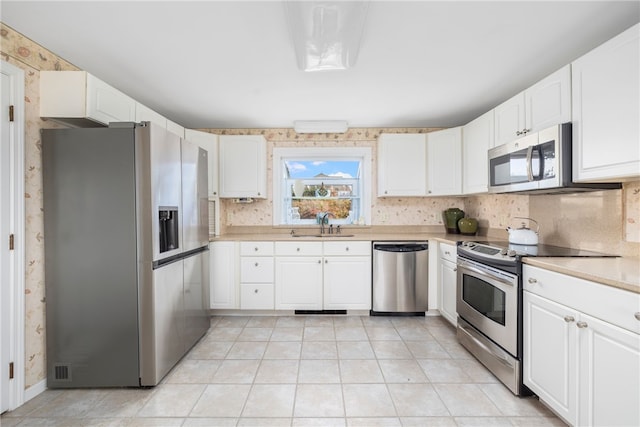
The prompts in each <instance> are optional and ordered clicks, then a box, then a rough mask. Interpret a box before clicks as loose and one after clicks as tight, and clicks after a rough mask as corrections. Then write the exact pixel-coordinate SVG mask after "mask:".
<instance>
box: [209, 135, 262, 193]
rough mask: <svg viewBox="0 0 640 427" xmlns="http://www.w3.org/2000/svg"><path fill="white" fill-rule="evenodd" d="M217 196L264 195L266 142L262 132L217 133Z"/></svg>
mask: <svg viewBox="0 0 640 427" xmlns="http://www.w3.org/2000/svg"><path fill="white" fill-rule="evenodd" d="M218 153H219V163H220V172H219V180H220V181H219V183H218V185H219V193H220V197H227V198H244V197H252V198H259V199H264V198H266V197H267V141H266V140H265V139H264V137H263V136H262V135H220V137H219V139H218Z"/></svg>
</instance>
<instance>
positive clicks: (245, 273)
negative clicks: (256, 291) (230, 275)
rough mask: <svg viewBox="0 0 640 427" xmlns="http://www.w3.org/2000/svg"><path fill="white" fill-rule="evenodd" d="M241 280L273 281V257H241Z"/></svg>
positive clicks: (252, 281) (246, 281)
mask: <svg viewBox="0 0 640 427" xmlns="http://www.w3.org/2000/svg"><path fill="white" fill-rule="evenodd" d="M240 282H242V283H272V282H273V258H272V257H241V258H240Z"/></svg>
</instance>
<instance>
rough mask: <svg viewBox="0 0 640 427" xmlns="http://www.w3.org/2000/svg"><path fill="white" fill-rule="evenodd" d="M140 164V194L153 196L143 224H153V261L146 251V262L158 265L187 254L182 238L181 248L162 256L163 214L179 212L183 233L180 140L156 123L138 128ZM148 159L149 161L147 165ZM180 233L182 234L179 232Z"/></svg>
mask: <svg viewBox="0 0 640 427" xmlns="http://www.w3.org/2000/svg"><path fill="white" fill-rule="evenodd" d="M136 136H137V138H138V141H137V142H138V143H139V145H138V148H139V150H141V151H140V152H139V153H136V155H137V158H138V160H139V162H141V163H140V164H139V178H140V179H139V181H138V182H139V186H140V187H141V188H139V189H138V191H139V194H141V195H144V194H148V193H150V198H151V206H150V208H151V209H150V211H146V209H148V208H147V207H145V212H142V215H143V217H144V218H141V223H142V224H145V223H147V224H152V227H151V236H152V237H151V241H152V245H153V249H152V255H151V256H152V259H149V258H148V257H149V255H148V254H147V253H146V251H144V252H143V254H144V255H143V259H142V260H143V261H145V262H146V261H158V260H161V259H165V258H169V257H171V256H175V255H179V254H181V253H182V252H183V248H182V245H183V242H182V236H180V235H179V236H178V247H177V248H170V249H169V250H166V251H164V252H160V221H161V218H162V215H161V214H160V211H173V210H177V211H178V219H177V221H178V223H179V224H178V227H177V229H178V230H181V229H182V226H181V224H182V206H181V205H182V198H181V194H180V193H181V185H180V176H181V172H180V137H179V136H177V135H175V134H173V133H171V132H168V131H167V130H166V129H164V128H162V127H160V126H158V125H156V124H155V123H147V125H146V126H144V127H137V128H136ZM147 159H148V161H147ZM178 232H179V231H178Z"/></svg>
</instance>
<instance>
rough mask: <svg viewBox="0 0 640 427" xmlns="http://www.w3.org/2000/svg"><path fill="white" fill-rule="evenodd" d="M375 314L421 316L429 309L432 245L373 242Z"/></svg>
mask: <svg viewBox="0 0 640 427" xmlns="http://www.w3.org/2000/svg"><path fill="white" fill-rule="evenodd" d="M372 280H373V284H372V286H373V288H372V299H373V301H372V309H371V312H370V314H371V315H372V316H375V315H394V314H402V315H422V316H424V313H425V311H427V310H428V293H429V243H428V242H373V274H372Z"/></svg>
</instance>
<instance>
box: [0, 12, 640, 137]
mask: <svg viewBox="0 0 640 427" xmlns="http://www.w3.org/2000/svg"><path fill="white" fill-rule="evenodd" d="M0 7H1V10H0V13H1V20H2V22H4V23H5V24H7V25H9V26H10V27H12V28H14V29H15V30H17V31H18V32H20V33H22V34H24V35H26V36H27V37H29V38H31V39H32V40H34V41H35V42H37V43H39V44H41V45H42V46H44V47H46V48H48V49H49V50H51V51H52V52H54V53H56V54H57V55H59V56H61V57H62V58H64V59H66V60H67V61H69V62H71V63H73V64H74V65H76V66H78V67H80V68H81V69H84V70H87V71H88V72H90V73H92V74H94V75H95V76H97V77H99V78H100V79H102V80H104V81H106V82H107V83H109V84H111V85H112V86H115V87H116V88H118V89H120V90H121V91H123V92H125V93H127V94H128V95H130V96H131V97H133V98H135V99H136V100H138V101H140V102H142V103H143V104H145V105H147V106H148V107H151V108H153V109H154V110H156V111H158V112H159V113H161V114H163V115H164V116H166V117H168V118H169V119H171V120H173V121H175V122H177V123H179V124H181V125H183V126H185V127H189V128H245V127H248V128H272V127H292V124H293V121H294V120H334V119H336V120H347V121H348V122H349V125H350V126H351V127H431V126H433V127H450V126H456V125H462V124H465V123H467V122H468V121H470V120H471V119H473V118H475V117H477V116H479V115H480V114H482V113H484V112H485V111H488V110H490V109H491V108H493V107H494V106H496V105H497V104H499V103H501V102H502V101H504V100H506V99H507V98H509V97H511V96H512V95H514V94H516V93H517V92H519V91H521V90H523V89H524V88H526V87H528V86H529V85H531V84H532V83H535V82H536V81H537V80H539V79H541V78H542V77H544V76H546V75H548V74H550V73H551V72H553V71H555V70H557V69H558V68H560V67H562V66H563V65H565V64H567V63H569V62H571V61H572V60H573V59H575V58H577V57H579V56H581V55H582V54H584V53H586V52H588V51H589V50H590V49H592V48H593V47H595V46H597V45H598V44H600V43H602V42H603V41H605V40H607V39H609V38H611V37H612V36H614V35H616V34H618V33H620V32H622V31H624V30H625V29H627V28H628V27H630V26H631V25H633V24H635V23H637V22H640V2H639V1H622V2H613V1H553V2H551V1H548V2H541V1H531V2H525V1H499V2H487V1H469V2H462V1H408V2H403V1H375V0H374V1H372V2H371V4H370V6H369V12H368V15H367V19H366V23H365V29H364V34H363V39H362V43H361V48H360V54H359V57H358V60H357V62H356V65H355V67H353V68H351V69H349V70H346V71H324V72H315V73H305V72H302V71H299V70H298V68H297V66H296V59H295V56H294V51H293V44H292V42H291V40H290V37H289V33H288V29H287V26H286V23H285V13H284V6H283V3H282V2H280V1H256V2H248V1H195V2H187V1H161V2H155V1H117V2H115V1H106V2H97V1H84V2H79V1H71V2H59V1H43V2H36V1H25V0H22V1H11V0H2V4H1V6H0Z"/></svg>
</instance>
